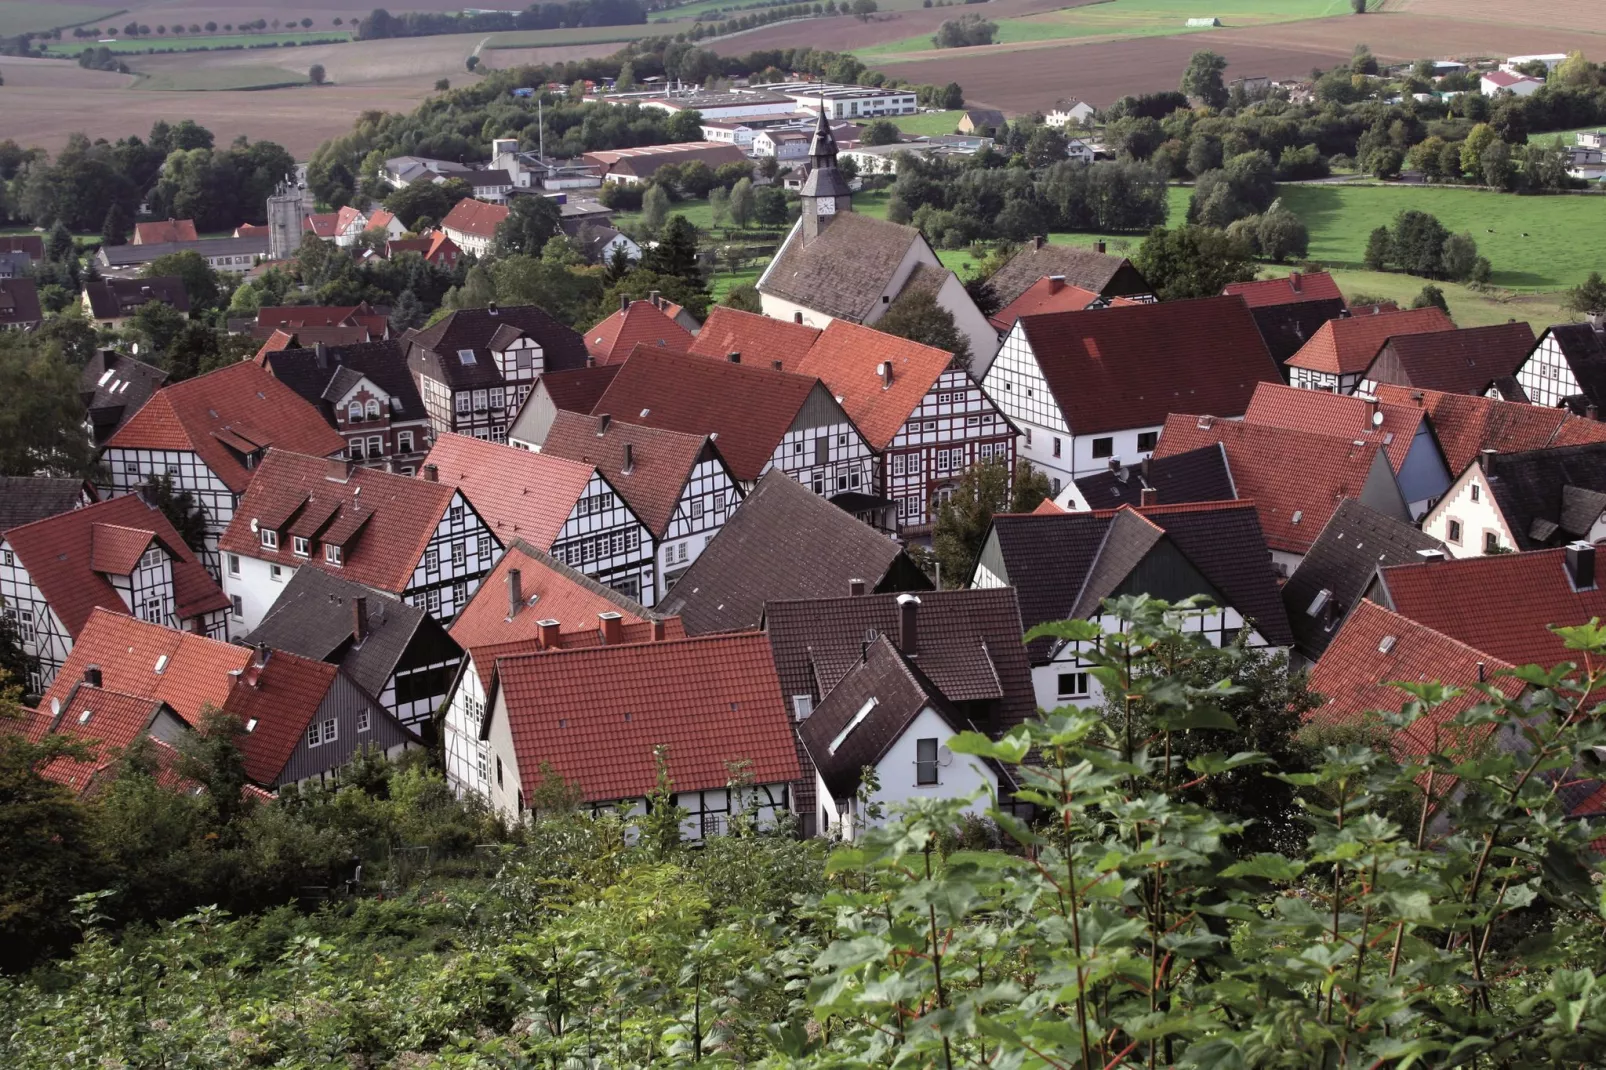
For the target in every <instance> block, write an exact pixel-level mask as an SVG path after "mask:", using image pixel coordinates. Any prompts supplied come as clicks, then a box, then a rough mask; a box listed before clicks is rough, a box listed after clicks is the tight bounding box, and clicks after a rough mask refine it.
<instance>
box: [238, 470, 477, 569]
mask: <svg viewBox="0 0 1606 1070" xmlns="http://www.w3.org/2000/svg"><path fill="white" fill-rule="evenodd" d="M452 493H453V488H452V486H451V485H450V484H448V483H446V482H445V481H444V480H443V481H442V482H440V483H431V482H429V481H428V480H424V479H410V478H408V477H406V476H396V475H391V474H390V473H389V472H382V471H380V470H379V469H377V468H362V467H360V466H357V465H354V464H351V463H350V462H348V461H330V460H326V459H324V458H322V457H309V456H307V455H305V454H300V453H290V452H289V451H287V450H277V449H276V450H272V451H270V452H269V453H268V456H267V459H266V460H265V461H263V462H262V464H261V466H260V467H258V468H257V472H256V478H255V479H253V480H252V481H251V486H250V489H248V490H247V491H246V492H245V496H244V497H242V498H241V499H240V504H239V506H238V507H236V509H235V510H234V519H233V520H232V521H231V522H230V523H229V526H228V528H227V529H226V530H225V531H224V532H223V535H222V537H221V538H220V539H219V540H218V547H219V549H221V550H223V551H224V552H225V553H237V554H243V555H245V556H248V557H256V558H260V559H262V560H265V561H276V562H279V563H280V564H283V565H288V566H289V567H291V568H296V569H299V568H307V567H311V568H319V569H330V570H333V571H335V574H336V575H339V576H344V577H346V578H347V579H350V580H352V581H353V582H356V583H361V584H366V585H367V586H369V587H377V588H379V589H380V590H383V591H389V592H391V593H392V594H397V593H400V592H401V591H403V590H405V589H406V587H407V585H408V583H410V582H411V581H412V577H413V570H414V568H416V567H417V565H418V562H419V559H420V558H421V557H423V555H424V548H425V546H427V545H428V543H429V540H430V537H431V536H432V535H434V534H435V529H436V527H437V525H439V523H440V520H441V517H443V516H444V515H445V514H446V507H447V505H448V504H449V503H450V502H451V500H452ZM482 515H483V514H482ZM253 524H255V525H256V527H257V528H258V529H260V528H271V529H273V530H275V531H278V532H279V545H278V548H277V549H269V548H268V547H265V546H263V545H262V540H261V537H260V535H259V532H258V530H253ZM293 536H301V537H302V538H305V539H307V540H308V541H309V555H308V556H306V557H298V556H296V554H295V550H294V540H293V538H292V537H293ZM330 544H332V545H337V546H339V547H340V548H341V564H340V565H331V564H329V563H328V562H327V561H326V560H325V559H324V546H326V545H330Z"/></svg>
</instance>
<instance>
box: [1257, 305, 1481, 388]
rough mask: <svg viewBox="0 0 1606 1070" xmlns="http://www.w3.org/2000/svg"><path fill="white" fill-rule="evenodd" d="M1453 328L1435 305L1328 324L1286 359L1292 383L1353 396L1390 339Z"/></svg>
mask: <svg viewBox="0 0 1606 1070" xmlns="http://www.w3.org/2000/svg"><path fill="white" fill-rule="evenodd" d="M1455 329H1456V327H1455V324H1454V323H1453V322H1452V321H1451V319H1450V317H1449V316H1446V315H1445V314H1444V312H1443V310H1442V309H1440V308H1438V307H1436V306H1434V305H1429V306H1428V307H1426V308H1413V309H1408V310H1406V311H1403V312H1398V311H1396V312H1376V313H1374V314H1372V315H1359V314H1357V315H1353V316H1347V317H1341V318H1339V319H1335V320H1328V321H1327V322H1326V323H1324V324H1322V326H1321V327H1320V328H1319V329H1318V330H1317V331H1316V333H1315V334H1314V335H1313V336H1312V337H1311V340H1310V341H1308V342H1306V343H1305V344H1304V345H1303V346H1301V347H1300V349H1299V352H1297V353H1295V354H1294V355H1293V356H1292V357H1289V358H1288V361H1287V365H1286V366H1287V368H1288V381H1289V383H1290V384H1291V385H1293V386H1297V387H1300V388H1302V389H1305V390H1326V391H1328V392H1330V393H1335V394H1353V393H1355V391H1357V390H1360V389H1362V385H1361V384H1362V382H1363V381H1364V380H1365V378H1366V373H1367V369H1369V368H1370V367H1371V366H1372V361H1373V360H1374V359H1376V357H1377V354H1378V351H1379V350H1380V349H1382V348H1383V345H1384V343H1386V342H1387V341H1388V340H1389V339H1390V338H1395V337H1399V336H1401V335H1407V334H1428V333H1431V332H1434V331H1453V330H1455Z"/></svg>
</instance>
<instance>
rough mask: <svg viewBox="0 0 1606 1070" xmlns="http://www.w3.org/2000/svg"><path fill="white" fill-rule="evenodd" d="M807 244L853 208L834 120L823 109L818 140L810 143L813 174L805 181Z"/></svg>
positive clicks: (821, 110) (816, 136) (817, 128)
mask: <svg viewBox="0 0 1606 1070" xmlns="http://www.w3.org/2000/svg"><path fill="white" fill-rule="evenodd" d="M801 196H802V199H803V244H805V245H807V244H808V243H809V242H811V241H813V240H814V239H815V238H818V237H819V236H820V235H821V234H823V233H824V232H825V228H826V227H828V226H830V225H831V221H832V220H833V219H835V218H836V216H837V214H838V213H839V212H851V211H853V191H852V190H850V189H848V180H847V178H845V177H844V176H843V174H842V172H841V171H838V170H837V169H836V138H834V137H832V136H831V123H830V121H829V120H827V119H826V117H825V109H824V108H821V109H820V121H819V122H817V123H815V124H814V141H813V142H812V143H811V144H810V145H809V177H808V178H806V179H804V180H803V189H802V191H801Z"/></svg>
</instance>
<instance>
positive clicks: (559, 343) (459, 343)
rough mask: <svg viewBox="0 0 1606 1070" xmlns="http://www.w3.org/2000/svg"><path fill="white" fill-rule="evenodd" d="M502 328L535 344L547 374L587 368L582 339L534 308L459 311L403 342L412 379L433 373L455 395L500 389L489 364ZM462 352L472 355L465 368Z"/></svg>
mask: <svg viewBox="0 0 1606 1070" xmlns="http://www.w3.org/2000/svg"><path fill="white" fill-rule="evenodd" d="M504 328H508V329H512V330H516V331H522V332H523V333H524V334H526V335H528V336H529V337H531V338H533V339H535V341H536V344H538V345H539V346H540V347H541V353H542V361H543V363H542V368H543V371H545V372H554V371H563V370H565V369H568V368H583V367H585V366H586V346H585V341H584V339H582V338H581V337H580V336H579V335H578V334H576V333H575V332H574V330H573V329H572V328H570V327H568V326H565V325H564V324H562V323H560V322H558V321H557V320H555V319H553V318H552V316H550V315H548V314H547V312H546V311H545V310H544V309H541V308H538V307H537V306H535V305H513V306H510V307H498V308H495V309H490V308H460V309H458V310H456V311H455V312H452V313H451V314H450V315H448V316H446V317H445V318H444V319H442V320H441V321H440V322H438V323H436V324H434V325H433V326H430V327H425V328H424V329H423V330H419V331H409V332H408V333H407V334H406V335H405V336H404V340H405V341H406V342H407V343H408V351H407V359H408V362H409V364H410V365H411V366H412V367H413V370H414V372H415V373H419V372H421V371H423V370H426V369H427V370H429V371H432V372H434V373H435V377H436V378H439V379H441V380H443V381H444V382H445V383H446V384H447V385H449V386H451V387H453V388H454V389H458V390H461V389H463V388H464V387H475V386H499V385H501V383H502V374H501V372H499V371H498V370H497V368H496V364H495V362H494V361H493V360H492V359H491V346H492V342H493V339H496V336H497V334H498V333H499V332H500V333H501V334H502V336H503V338H507V337H508V334H507V330H505V329H504ZM502 344H505V343H502ZM465 349H467V350H472V351H473V352H474V357H475V360H474V363H472V364H464V363H463V361H462V359H461V357H460V356H459V354H460V352H461V351H463V350H465Z"/></svg>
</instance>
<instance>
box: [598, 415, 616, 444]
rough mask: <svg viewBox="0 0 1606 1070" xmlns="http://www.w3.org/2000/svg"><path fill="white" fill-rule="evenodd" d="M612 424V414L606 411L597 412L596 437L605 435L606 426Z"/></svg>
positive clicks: (606, 431)
mask: <svg viewBox="0 0 1606 1070" xmlns="http://www.w3.org/2000/svg"><path fill="white" fill-rule="evenodd" d="M612 424H613V416H612V414H610V413H606V412H599V413H597V437H598V438H601V437H602V436H603V435H606V434H607V433H608V428H609V427H610V426H611V425H612Z"/></svg>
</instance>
